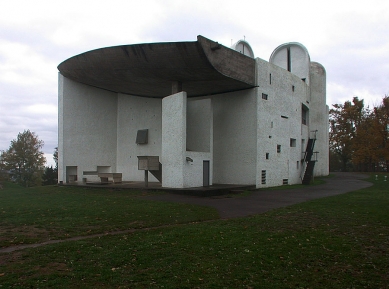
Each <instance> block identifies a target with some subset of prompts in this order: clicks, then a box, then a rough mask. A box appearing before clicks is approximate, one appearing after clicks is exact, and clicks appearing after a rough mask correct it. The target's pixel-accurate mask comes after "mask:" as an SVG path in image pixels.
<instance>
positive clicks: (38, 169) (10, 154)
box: [2, 130, 46, 187]
mask: <svg viewBox="0 0 389 289" xmlns="http://www.w3.org/2000/svg"><path fill="white" fill-rule="evenodd" d="M42 147H43V141H42V140H39V139H38V136H37V135H36V134H35V133H34V132H30V130H25V131H24V132H23V133H19V134H18V136H17V139H15V140H12V141H11V145H10V147H9V149H8V150H6V151H4V152H3V153H2V161H3V162H4V167H5V169H6V170H8V171H9V172H10V173H11V178H12V180H14V181H16V182H17V183H19V184H20V185H22V186H25V187H30V186H36V185H40V184H41V180H42V174H43V171H44V165H45V163H46V159H45V157H44V155H43V152H42V151H41V149H42Z"/></svg>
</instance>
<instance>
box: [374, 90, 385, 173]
mask: <svg viewBox="0 0 389 289" xmlns="http://www.w3.org/2000/svg"><path fill="white" fill-rule="evenodd" d="M372 118H373V126H372V128H373V130H374V136H375V138H374V139H375V145H376V159H375V161H376V162H377V164H378V166H379V167H385V169H386V171H389V96H388V95H386V96H385V97H384V98H383V99H382V104H381V105H379V106H377V107H375V108H374V111H373V113H372Z"/></svg>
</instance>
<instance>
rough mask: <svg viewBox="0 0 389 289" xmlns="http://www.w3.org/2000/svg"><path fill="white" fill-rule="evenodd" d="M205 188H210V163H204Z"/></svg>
mask: <svg viewBox="0 0 389 289" xmlns="http://www.w3.org/2000/svg"><path fill="white" fill-rule="evenodd" d="M203 186H204V187H208V186H209V161H203Z"/></svg>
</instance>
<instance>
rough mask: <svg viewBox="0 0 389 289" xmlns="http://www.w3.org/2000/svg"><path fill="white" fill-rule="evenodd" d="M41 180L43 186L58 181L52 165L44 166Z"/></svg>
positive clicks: (54, 183)
mask: <svg viewBox="0 0 389 289" xmlns="http://www.w3.org/2000/svg"><path fill="white" fill-rule="evenodd" d="M42 182H43V185H44V186H47V185H56V184H57V183H58V172H57V170H56V168H53V166H50V167H46V168H45V172H44V173H43V176H42Z"/></svg>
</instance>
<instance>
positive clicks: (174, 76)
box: [58, 36, 255, 97]
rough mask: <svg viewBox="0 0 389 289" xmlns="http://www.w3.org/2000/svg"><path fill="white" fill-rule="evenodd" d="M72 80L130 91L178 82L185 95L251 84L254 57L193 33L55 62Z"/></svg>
mask: <svg viewBox="0 0 389 289" xmlns="http://www.w3.org/2000/svg"><path fill="white" fill-rule="evenodd" d="M58 70H59V71H60V73H61V74H62V75H63V76H65V77H67V78H69V79H72V80H74V81H77V82H80V83H84V84H87V85H91V86H94V87H98V88H102V89H106V90H109V91H114V92H120V93H125V94H131V95H138V96H146V97H165V96H168V95H170V94H172V83H173V82H177V81H178V82H181V83H182V90H184V91H186V92H187V94H188V96H189V97H194V96H204V95H211V94H217V93H224V92H230V91H237V90H243V89H248V88H252V87H255V60H254V59H253V58H250V57H247V56H245V55H243V54H241V53H239V52H237V51H235V50H232V49H230V48H227V47H225V46H222V45H220V44H219V43H217V42H214V41H211V40H209V39H207V38H205V37H202V36H198V37H197V41H194V42H167V43H149V44H133V45H122V46H114V47H106V48H100V49H96V50H92V51H88V52H85V53H82V54H79V55H76V56H73V57H71V58H69V59H67V60H65V61H64V62H62V63H61V64H60V65H59V66H58Z"/></svg>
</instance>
